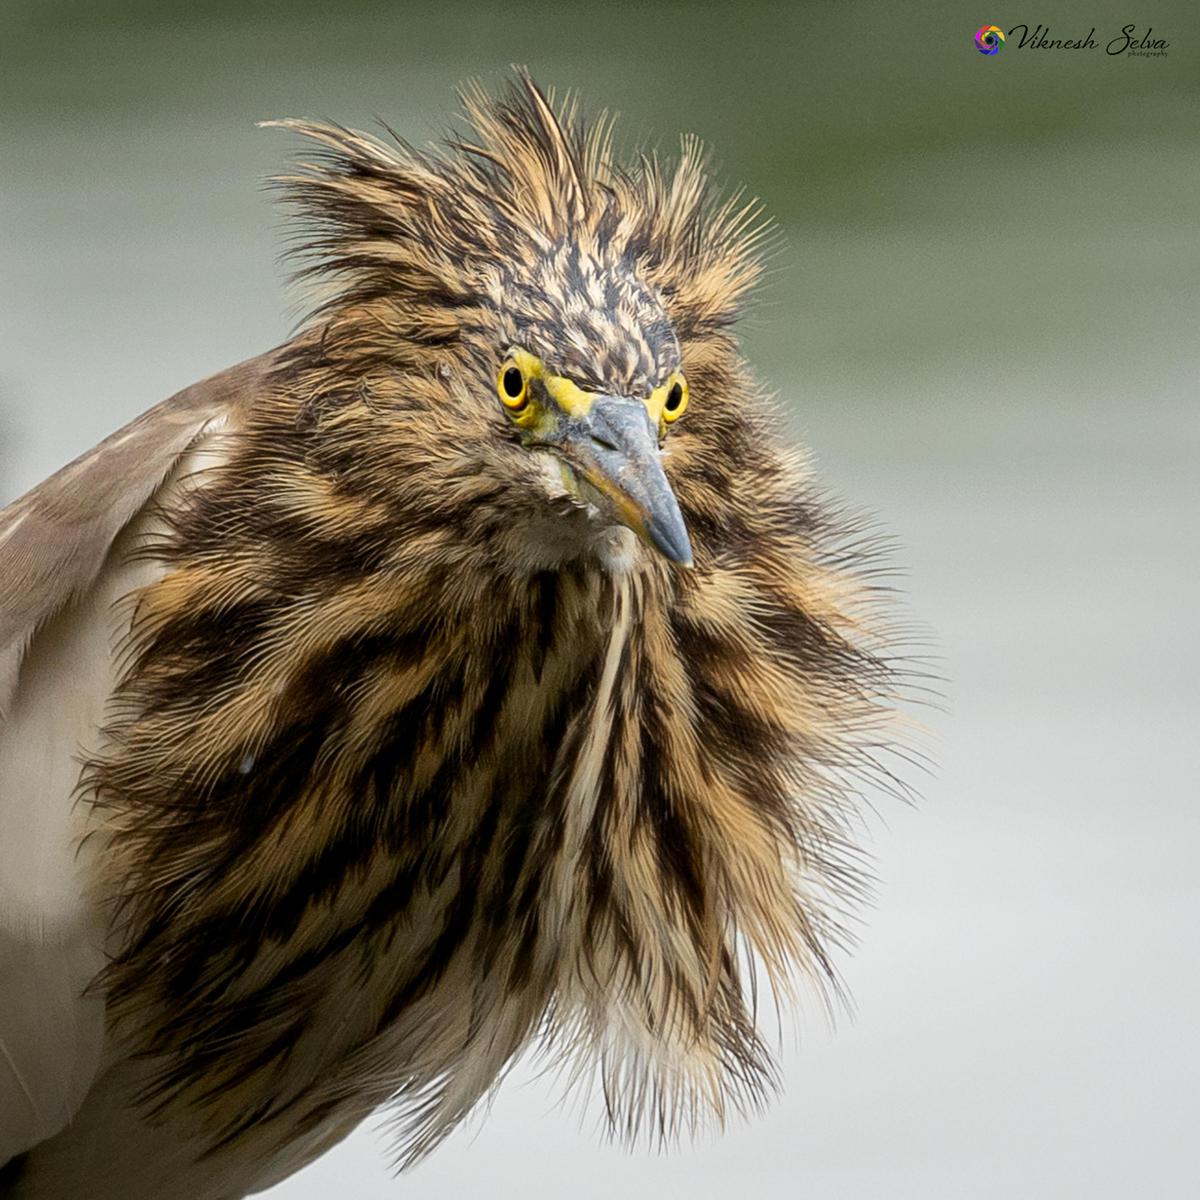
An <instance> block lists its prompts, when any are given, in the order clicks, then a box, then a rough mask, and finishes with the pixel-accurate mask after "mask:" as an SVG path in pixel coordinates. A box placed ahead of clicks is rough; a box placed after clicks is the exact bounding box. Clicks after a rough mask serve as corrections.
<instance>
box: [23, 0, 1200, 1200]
mask: <svg viewBox="0 0 1200 1200" xmlns="http://www.w3.org/2000/svg"><path fill="white" fill-rule="evenodd" d="M1025 21H1027V22H1028V23H1029V25H1030V28H1031V29H1032V27H1033V26H1034V25H1036V24H1039V23H1040V24H1042V25H1048V26H1049V27H1050V31H1051V32H1050V36H1051V37H1064V38H1076V37H1085V36H1086V35H1087V33H1088V30H1089V29H1090V28H1091V27H1093V26H1095V27H1096V30H1097V32H1096V35H1095V36H1096V40H1097V41H1099V42H1100V44H1101V49H1100V50H1098V51H1085V52H1081V51H1074V52H1072V51H1055V50H1040V51H1034V50H1031V49H1028V48H1027V49H1025V50H1021V49H1019V48H1018V47H1017V46H1016V43H1015V39H1010V40H1009V42H1008V44H1007V46H1006V47H1005V49H1004V50H1003V51H1001V53H1000V54H999V55H997V56H996V57H994V58H984V57H982V56H981V55H979V54H978V53H977V52H976V50H975V47H974V43H973V32H974V30H975V29H976V28H978V27H979V26H980V25H981V24H985V23H987V24H997V25H1000V26H1001V27H1002V28H1004V29H1006V30H1007V29H1009V28H1011V27H1012V26H1013V25H1014V24H1016V23H1018V22H1025ZM1130 22H1136V25H1137V29H1138V34H1139V35H1141V34H1142V33H1144V32H1145V30H1146V29H1147V27H1151V26H1152V27H1153V30H1154V33H1153V36H1154V37H1161V38H1165V39H1166V40H1168V41H1169V43H1170V47H1169V51H1168V55H1167V57H1166V58H1138V57H1129V56H1118V57H1110V56H1108V55H1106V54H1105V53H1104V50H1103V46H1104V44H1105V43H1107V41H1108V40H1109V39H1110V38H1111V37H1114V36H1119V35H1120V30H1121V27H1122V26H1123V25H1126V24H1128V23H1130ZM1198 39H1200V14H1198V13H1197V11H1196V9H1195V7H1194V6H1193V5H1191V4H1183V3H1177V4H1174V5H1170V4H1154V3H1149V4H1141V3H1140V2H1139V0H1132V2H1131V0H1120V3H1110V2H1109V0H1098V2H1096V3H1090V2H1089V3H1078V2H1077V3H1073V4H1071V5H1069V6H1068V5H1064V4H1060V3H1050V2H1047V3H1039V4H1038V5H1035V6H1033V7H1030V6H1029V5H1026V6H1025V7H1024V8H1023V9H1022V10H1020V11H1018V10H1017V9H1016V8H1014V7H1013V6H1012V5H1011V4H1009V5H1006V4H1004V3H1003V2H998V3H997V5H996V6H995V7H992V8H986V7H985V8H982V9H973V8H970V6H963V5H962V4H960V3H946V4H938V3H930V4H925V5H921V6H907V7H903V8H902V6H897V5H895V4H869V3H837V4H833V3H805V4H799V3H796V2H795V0H791V2H789V3H784V4H752V3H745V2H742V3H738V4H736V5H732V4H731V5H728V6H725V7H724V8H723V9H722V8H721V7H719V6H716V5H712V4H708V5H703V6H700V5H686V4H673V3H662V2H659V0H643V2H641V3H638V4H636V5H630V6H628V7H626V6H625V5H623V4H620V3H614V2H613V0H608V2H605V3H595V2H593V3H590V4H572V5H567V4H561V3H560V4H549V3H532V2H527V0H519V2H517V3H507V4H504V5H498V4H484V3H481V2H479V0H475V2H470V3H468V2H460V0H441V2H440V3H436V4H434V3H428V4H422V3H413V4H397V3H382V2H380V3H354V2H352V0H340V2H339V3H338V4H337V5H333V4H329V3H318V2H315V0H312V2H304V0H301V2H295V3H290V4H286V5H285V4H277V5H275V4H253V3H245V2H244V0H240V2H239V0H227V2H223V3H214V2H211V0H194V2H193V3H190V4H188V5H186V6H184V5H172V4H162V3H158V2H154V0H125V2H119V3H113V2H110V3H103V2H100V0H87V2H84V0H28V2H25V3H17V2H14V0H0V503H4V502H7V501H8V500H10V499H12V498H14V497H15V496H17V495H18V494H20V493H21V492H22V491H24V490H25V489H26V488H28V487H30V486H31V485H33V484H34V483H36V482H37V481H38V480H40V479H41V478H42V477H44V476H45V475H47V474H48V473H50V472H51V471H53V470H54V469H56V468H57V467H59V466H60V465H62V464H63V463H64V462H66V461H67V460H68V459H70V458H72V457H73V456H74V455H76V454H77V453H79V452H81V451H83V450H85V449H86V448H88V447H90V446H91V445H92V444H93V443H94V442H96V441H97V440H98V439H99V438H101V437H102V436H103V435H105V434H107V433H108V432H110V431H111V430H113V429H114V428H116V427H117V426H119V425H121V424H122V423H123V422H125V421H126V420H128V419H129V418H131V417H133V416H134V415H135V414H137V413H138V412H140V411H142V410H143V409H145V408H147V407H148V406H150V405H151V404H153V403H154V402H156V401H158V400H160V399H162V398H163V397H165V396H167V395H168V394H170V393H172V392H174V391H176V390H177V389H179V388H180V387H182V386H184V385H186V384H188V383H191V382H193V381H194V380H196V379H198V378H200V377H202V376H205V375H207V374H210V373H212V372H214V371H216V370H218V369H220V368H222V367H224V366H226V365H228V364H231V363H233V362H236V361H238V360H240V359H242V358H246V357H249V356H251V355H253V354H256V353H257V352H259V351H260V350H263V349H265V348H267V347H269V346H270V345H272V344H274V343H276V342H278V341H280V340H282V339H283V338H284V337H285V336H286V335H287V333H288V330H289V328H290V322H291V319H292V318H293V317H294V316H295V312H294V310H291V309H289V307H288V305H289V301H288V298H287V295H286V289H285V285H284V276H285V273H286V272H285V269H284V268H283V267H281V266H280V264H279V262H278V258H277V254H278V250H279V247H280V245H281V239H280V228H279V220H278V214H277V213H276V212H275V211H274V210H273V208H272V205H271V202H270V200H269V199H268V197H267V196H266V194H265V193H264V191H263V190H262V188H261V186H260V185H261V182H262V180H263V179H264V177H265V176H267V175H268V174H270V173H271V172H273V171H276V170H279V169H280V168H282V167H283V166H285V164H286V163H287V161H288V156H289V155H291V154H293V153H294V152H295V151H296V149H297V147H296V145H295V143H294V142H292V141H291V140H290V139H289V138H288V136H287V135H285V134H282V133H280V132H278V131H259V130H256V129H255V127H254V122H255V121H256V120H257V119H260V118H265V117H278V116H289V115H297V116H316V117H330V118H334V119H336V120H338V121H341V122H343V123H346V124H350V125H358V126H360V127H369V126H370V125H371V122H372V120H373V118H374V117H375V116H376V115H379V116H383V117H385V118H386V119H387V120H388V121H389V122H390V123H391V124H392V125H393V126H395V128H396V129H397V130H398V131H399V132H401V133H402V134H404V135H405V136H407V137H408V138H410V139H413V140H416V141H418V142H419V141H424V140H428V139H429V138H432V137H435V136H437V135H438V134H439V133H440V132H441V131H442V130H444V129H445V128H446V127H447V125H448V123H449V120H450V118H451V115H452V113H453V111H454V108H455V97H454V88H455V85H456V84H457V83H459V82H460V81H461V80H463V79H464V78H466V77H468V76H479V77H481V78H482V79H483V80H484V81H485V82H488V83H490V84H493V85H494V84H495V83H497V82H498V81H500V80H501V79H502V78H503V75H504V72H505V71H506V70H507V68H508V65H509V64H510V63H524V64H527V65H528V66H529V67H530V68H532V70H533V72H534V73H535V75H536V77H537V78H538V79H539V80H540V81H541V82H542V83H543V84H545V85H547V86H554V87H557V88H560V89H561V88H564V87H574V88H579V89H580V90H581V91H582V93H583V96H584V99H585V101H586V102H587V104H588V105H589V106H590V107H591V108H592V109H593V110H595V109H599V108H601V107H608V108H612V109H615V110H618V111H619V112H620V113H621V114H622V118H623V119H622V123H621V129H622V131H623V133H624V136H625V138H626V142H627V144H628V145H630V146H633V145H637V144H646V143H650V144H655V145H658V146H659V147H660V148H661V149H663V150H665V151H670V150H671V149H672V148H673V147H674V146H675V145H677V138H678V135H679V133H680V132H682V131H690V132H695V133H697V134H699V135H701V136H702V137H703V138H704V139H705V141H706V142H708V143H709V144H710V146H711V147H712V149H713V152H714V155H715V159H716V162H717V164H718V166H719V170H720V174H721V176H722V177H723V178H726V179H728V180H729V181H730V182H742V183H745V184H746V185H747V187H748V188H749V190H750V191H751V192H753V193H756V194H757V195H759V196H761V197H762V199H763V200H764V201H765V203H766V206H767V208H768V210H769V211H770V212H771V213H773V214H774V215H775V216H776V218H777V219H778V221H779V223H780V226H781V228H782V231H783V233H784V235H785V245H784V249H783V250H782V251H781V253H780V254H779V255H778V256H777V257H776V258H775V259H774V261H773V264H772V274H771V278H770V279H769V281H768V284H767V286H766V287H765V288H764V289H763V293H762V299H761V303H760V304H759V305H758V307H757V308H756V310H755V311H754V313H753V314H752V316H751V318H750V320H749V322H748V326H747V330H746V340H747V342H748V344H749V347H750V350H751V353H752V356H753V358H754V360H755V362H756V364H757V367H758V369H759V370H760V372H761V374H762V375H763V376H765V377H766V378H767V379H768V380H769V381H770V382H771V383H772V384H773V385H774V386H775V387H776V388H777V389H778V390H779V391H780V393H781V395H782V396H783V398H784V399H785V401H786V404H787V407H788V412H789V414H790V417H791V419H792V421H793V423H794V427H795V431H796V435H797V437H798V438H802V439H803V440H804V441H806V442H807V443H808V444H809V445H810V446H811V447H812V449H813V451H814V455H815V463H816V469H817V471H818V473H819V474H820V476H821V477H822V479H823V480H824V481H825V482H826V483H827V484H829V485H830V486H831V487H832V488H833V489H834V490H836V491H837V492H838V493H840V494H841V495H843V496H845V497H847V498H848V499H849V500H851V501H852V502H853V503H855V504H860V505H863V506H866V507H868V508H870V509H873V510H874V511H875V512H877V513H878V514H879V516H880V519H881V522H882V524H883V526H884V527H885V528H886V529H887V530H889V531H890V532H891V533H892V534H893V535H894V536H895V538H896V539H897V541H898V543H899V545H900V547H901V549H900V551H899V552H898V555H897V560H898V562H899V563H900V565H902V566H903V567H904V569H905V583H904V586H905V587H906V589H907V591H908V594H909V603H910V606H911V609H912V611H913V612H914V614H915V615H916V617H917V618H918V619H919V620H920V621H921V622H923V623H924V624H925V625H927V626H929V627H930V629H931V630H932V631H933V632H934V637H935V640H936V644H937V647H938V652H939V654H940V655H941V670H942V671H943V673H944V674H945V676H946V678H947V680H948V684H947V687H946V692H947V702H946V709H947V711H946V712H945V713H944V714H942V713H938V712H927V713H925V714H922V715H923V718H924V719H925V720H926V722H927V723H928V724H929V725H930V727H931V730H932V734H933V737H934V745H935V751H934V753H935V756H936V758H937V760H938V763H939V767H938V769H937V772H936V774H935V775H934V776H933V777H932V778H929V779H924V780H920V779H917V780H916V783H917V786H918V787H919V789H920V790H921V792H922V793H923V800H922V802H921V804H920V805H919V807H917V808H916V809H906V808H903V807H901V806H899V805H898V804H896V803H894V802H891V801H889V800H887V799H886V798H881V799H880V801H879V809H880V818H879V819H878V820H875V821H874V822H873V824H872V845H873V850H874V853H875V855H876V858H877V862H878V872H879V877H880V881H881V883H880V888H879V899H878V902H877V907H876V909H875V910H874V911H873V912H871V913H870V914H869V915H868V917H867V920H866V921H865V923H864V925H863V928H862V931H861V939H860V941H861V944H860V947H859V949H858V951H857V953H856V954H855V955H854V956H853V957H850V958H847V959H845V960H843V961H842V963H841V964H840V965H841V967H842V969H843V971H844V974H845V976H846V979H847V982H848V985H849V987H850V989H851V991H852V992H853V995H854V998H855V1006H856V1011H855V1012H854V1013H853V1014H845V1015H843V1016H841V1017H840V1018H839V1019H838V1021H837V1022H836V1029H834V1030H831V1029H830V1028H829V1026H828V1025H827V1023H826V1022H825V1021H824V1019H823V1018H822V1017H821V1015H820V1010H819V1006H817V1005H810V1008H809V1011H808V1014H807V1015H806V1016H804V1017H802V1018H801V1019H800V1021H799V1023H798V1025H799V1030H798V1033H799V1036H796V1037H794V1036H792V1034H791V1033H790V1032H785V1034H784V1038H783V1050H782V1053H783V1061H784V1071H785V1078H786V1090H785V1093H784V1095H783V1096H782V1098H781V1099H780V1100H779V1101H778V1102H777V1103H776V1104H775V1105H774V1107H773V1108H772V1109H771V1111H770V1113H769V1114H768V1115H767V1116H766V1117H765V1118H764V1119H762V1120H759V1121H757V1122H755V1123H753V1124H751V1125H748V1126H742V1127H737V1128H734V1129H731V1130H730V1131H729V1132H728V1133H727V1134H726V1135H725V1136H724V1137H723V1138H721V1139H709V1140H705V1141H703V1142H701V1143H699V1144H696V1145H688V1146H683V1147H681V1148H679V1149H677V1150H675V1151H674V1152H672V1153H670V1154H669V1155H666V1156H662V1155H653V1154H650V1153H647V1152H644V1151H643V1152H638V1153H637V1154H635V1155H633V1156H628V1155H626V1154H625V1153H623V1152H622V1151H621V1150H619V1149H617V1148H614V1147H611V1146H606V1145H604V1144H603V1142H602V1140H601V1139H599V1138H598V1137H597V1135H596V1129H595V1121H594V1120H593V1119H592V1118H590V1117H588V1118H585V1119H584V1120H583V1121H582V1122H581V1121H580V1118H579V1116H578V1114H577V1112H576V1111H575V1110H574V1109H573V1108H571V1107H570V1106H564V1105H563V1104H562V1103H561V1102H560V1097H559V1095H558V1094H557V1092H556V1091H555V1089H554V1088H553V1087H552V1086H551V1085H550V1084H549V1083H548V1082H546V1081H540V1080H536V1079H534V1078H533V1076H532V1072H531V1071H524V1070H521V1069H518V1070H517V1071H516V1072H515V1073H514V1075H513V1076H512V1077H511V1078H510V1080H509V1081H508V1083H506V1085H505V1086H504V1088H503V1089H502V1091H501V1092H500V1095H499V1097H498V1099H497V1100H496V1102H495V1104H494V1106H493V1108H492V1110H491V1113H490V1115H489V1116H488V1117H487V1119H486V1120H483V1119H476V1120H474V1121H473V1122H471V1124H470V1126H469V1127H468V1128H467V1129H465V1130H463V1131H462V1132H460V1133H459V1134H457V1135H456V1136H455V1137H454V1138H453V1139H452V1140H451V1141H450V1142H449V1143H448V1144H447V1145H446V1146H445V1147H444V1148H443V1149H442V1150H441V1151H440V1152H439V1153H438V1154H436V1155H435V1157H434V1158H432V1159H431V1160H430V1161H429V1162H428V1163H426V1164H424V1165H422V1166H421V1167H419V1168H418V1169H417V1170H415V1171H414V1172H413V1173H412V1174H410V1175H408V1176H406V1177H404V1178H402V1179H400V1180H398V1181H397V1180H394V1179H393V1178H392V1177H391V1174H390V1171H389V1167H388V1152H387V1143H386V1136H385V1135H383V1134H381V1133H378V1132H375V1131H372V1130H370V1129H367V1128H364V1129H362V1130H360V1131H359V1132H358V1133H357V1134H355V1135H354V1136H352V1137H351V1138H350V1139H349V1140H348V1141H347V1142H346V1143H344V1144H343V1145H342V1146H341V1147H340V1148H339V1149H337V1150H336V1151H334V1152H333V1153H331V1154H330V1155H328V1156H327V1157H326V1158H325V1159H323V1160H322V1161H320V1162H318V1163H317V1164H315V1165H314V1166H312V1167H311V1168H309V1169H308V1170H307V1171H305V1172H304V1173H302V1174H300V1175H298V1176H296V1177H294V1178H293V1179H291V1180H290V1181H288V1182H287V1183H285V1184H283V1185H281V1186H280V1187H278V1188H276V1189H275V1190H274V1191H272V1192H271V1196H272V1197H273V1200H304V1198H306V1197H307V1198H317V1197H326V1196H329V1195H345V1196H352V1197H355V1200H376V1198H383V1197H399V1196H404V1197H408V1198H410V1200H435V1198H437V1200H441V1198H443V1197H463V1196H473V1195H483V1194H486V1195H488V1196H490V1197H498V1198H508V1197H511V1198H513V1200H517V1198H520V1200H528V1198H529V1197H531V1196H533V1197H558V1196H565V1195H571V1196H577V1197H597V1198H599V1197H610V1196H623V1197H629V1198H635V1197H650V1196H653V1197H675V1196H679V1197H688V1198H689V1200H707V1198H714V1200H715V1198H717V1197H721V1198H725V1197H728V1196H729V1195H731V1194H733V1195H739V1194H741V1195H752V1196H755V1197H764V1198H766V1197H770V1198H775V1197H779V1198H782V1197H789V1198H790V1197H812V1198H813V1200H820V1198H824V1197H831V1198H839V1200H841V1198H847V1200H850V1198H853V1200H859V1198H863V1200H865V1198H868V1197H870V1198H881V1200H882V1198H888V1200H896V1198H905V1197H914V1198H916V1197H920V1198H921V1200H932V1198H940V1197H956V1198H958V1197H964V1196H969V1197H1005V1198H1008V1197H1012V1196H1014V1195H1019V1196H1022V1197H1064V1196H1086V1197H1089V1198H1095V1197H1129V1196H1134V1195H1137V1196H1154V1197H1166V1196H1188V1197H1190V1196H1194V1195H1197V1194H1200V1192H1198V1191H1197V1181H1198V1179H1200V1166H1198V1163H1197V1154H1196V1150H1195V1131H1196V1128H1197V1123H1198V1122H1200V1087H1198V1084H1197V1080H1198V1078H1200V1043H1198V1037H1197V1028H1196V1026H1197V1015H1198V1013H1200V958H1198V956H1197V925H1198V920H1200V874H1198V873H1197V871H1196V862H1197V858H1198V855H1200V810H1198V808H1197V803H1196V801H1197V774H1198V772H1197V768H1196V751H1195V746H1196V744H1197V724H1198V722H1197V717H1198V715H1200V683H1198V680H1200V653H1198V651H1200V635H1198V633H1197V626H1198V624H1200V616H1198V614H1200V587H1198V584H1197V566H1196V558H1197V554H1198V552H1200V488H1198V483H1197V466H1198V461H1197V451H1198V449H1200V406H1198V404H1197V380H1198V371H1200V350H1198V338H1197V334H1198V333H1200V323H1198V304H1197V302H1198V300H1200V61H1198V55H1197V43H1198ZM788 1029H790V1026H785V1031H786V1030H788Z"/></svg>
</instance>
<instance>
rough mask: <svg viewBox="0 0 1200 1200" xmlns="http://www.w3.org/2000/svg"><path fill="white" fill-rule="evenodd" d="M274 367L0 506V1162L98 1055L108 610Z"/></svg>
mask: <svg viewBox="0 0 1200 1200" xmlns="http://www.w3.org/2000/svg"><path fill="white" fill-rule="evenodd" d="M273 358H274V355H273V354H268V355H263V356H262V357H260V358H258V359H253V360H251V361H250V362H247V363H243V364H241V365H240V366H238V367H234V368H232V369H231V370H228V371H225V372H222V373H221V374H220V375H216V376H213V377H212V378H211V379H208V380H205V381H203V382H201V383H198V384H196V385H194V386H193V387H190V388H187V389H186V390H184V391H182V392H179V393H178V394H177V395H175V396H172V397H171V398H170V399H169V400H166V401H164V402H163V403H162V404H160V405H158V406H157V407H155V408H153V409H151V410H150V411H149V412H147V413H145V414H143V415H142V416H140V417H138V418H137V419H136V420H135V421H133V422H132V423H131V424H129V425H127V426H126V427H125V428H124V429H122V430H120V431H118V432H117V433H115V434H113V435H112V436H111V437H109V438H107V439H106V440H105V441H103V442H101V443H100V444H99V445H98V446H97V447H96V448H95V449H94V450H91V451H89V452H88V453H87V454H84V455H82V456H81V457H80V458H78V459H76V461H75V462H73V463H71V464H70V465H69V466H67V467H64V468H63V469H62V470H61V471H59V472H58V473H57V474H56V475H54V476H52V477H51V478H50V479H47V480H46V481H45V482H44V483H42V484H40V485H39V486H38V487H36V488H34V489H33V490H32V491H31V492H29V493H27V494H26V495H25V496H23V497H22V498H21V499H19V500H17V501H15V502H14V503H13V504H11V505H9V506H8V508H6V509H4V510H3V511H0V1164H3V1163H4V1162H5V1161H7V1160H8V1159H9V1158H11V1157H13V1156H15V1155H17V1154H20V1153H22V1152H24V1151H25V1150H27V1149H28V1148H29V1147H31V1146H32V1145H35V1144H36V1143H37V1142H39V1141H41V1140H43V1139H44V1138H47V1137H50V1136H52V1135H53V1134H54V1133H56V1132H57V1131H58V1130H59V1129H61V1128H62V1127H63V1126H64V1125H65V1124H66V1123H67V1122H68V1121H69V1120H70V1119H71V1116H72V1115H73V1113H74V1112H75V1110H76V1109H77V1108H78V1106H79V1104H80V1103H81V1102H82V1100H83V1098H84V1096H85V1095H86V1094H87V1091H88V1089H89V1088H90V1087H91V1085H92V1081H93V1079H94V1078H95V1075H96V1072H97V1070H98V1069H99V1067H100V1064H101V1060H102V1053H103V1038H104V1003H103V999H102V998H99V997H95V996H87V997H85V996H84V989H85V988H86V987H87V985H88V983H89V982H90V981H91V979H92V978H93V977H94V975H95V974H96V972H97V971H98V970H99V968H100V967H101V966H102V964H103V945H102V940H103V928H102V922H101V920H100V918H99V915H98V913H97V912H96V911H95V906H94V900H93V897H92V894H91V889H90V882H89V877H90V872H89V869H88V867H89V859H88V857H87V856H86V855H85V854H83V853H81V852H80V846H79V839H80V835H81V833H82V832H83V828H84V827H83V818H84V815H83V814H81V813H80V812H79V811H78V810H77V806H76V805H75V804H74V798H75V789H76V785H77V783H78V775H79V757H80V753H81V751H86V750H87V749H88V748H90V747H91V746H93V745H94V744H95V738H96V737H97V731H98V728H99V726H100V724H101V722H102V720H103V715H104V709H105V705H106V703H107V700H108V698H109V695H110V693H111V690H112V686H113V683H114V665H113V650H114V647H115V646H116V645H117V644H118V642H119V640H120V639H121V637H122V636H123V634H124V632H125V630H124V628H123V627H122V621H125V622H127V620H128V617H127V615H126V616H124V617H122V612H123V610H122V609H120V608H119V607H118V606H117V601H119V600H120V599H121V598H122V597H123V596H124V595H127V594H128V593H129V592H131V591H132V590H134V589H135V588H136V587H138V586H140V585H141V584H143V583H145V582H148V581H149V578H150V577H152V576H153V573H154V572H156V571H161V569H162V568H161V567H160V566H158V565H156V564H153V563H146V562H145V561H144V560H142V561H135V560H132V559H131V558H130V556H129V555H128V554H127V553H126V549H127V547H128V546H130V545H132V544H134V543H135V542H136V540H137V538H138V537H140V536H141V534H142V533H143V532H144V531H145V530H144V529H143V528H142V527H143V526H144V525H146V523H147V522H148V521H149V520H151V517H150V515H149V512H148V509H149V507H150V505H151V502H152V501H153V500H155V499H156V498H157V497H158V496H159V495H160V494H161V491H162V488H163V486H164V484H165V483H166V482H167V481H169V480H170V479H172V478H174V477H177V476H179V475H181V474H184V473H186V472H187V471H189V470H191V469H192V466H191V464H192V463H194V462H195V461H196V456H197V455H198V454H200V453H202V452H204V451H205V450H206V448H207V447H208V445H209V444H210V443H211V442H212V441H213V440H214V439H213V437H212V436H211V435H212V434H213V432H214V431H216V430H218V429H225V428H230V427H232V428H234V429H236V426H237V423H238V416H239V414H240V413H241V412H242V411H244V410H245V409H246V408H247V407H249V406H250V405H251V404H253V402H254V399H255V397H256V395H258V394H259V392H260V390H261V388H262V386H263V381H264V378H265V376H266V374H267V372H268V371H269V370H270V368H271V366H272V363H273Z"/></svg>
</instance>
